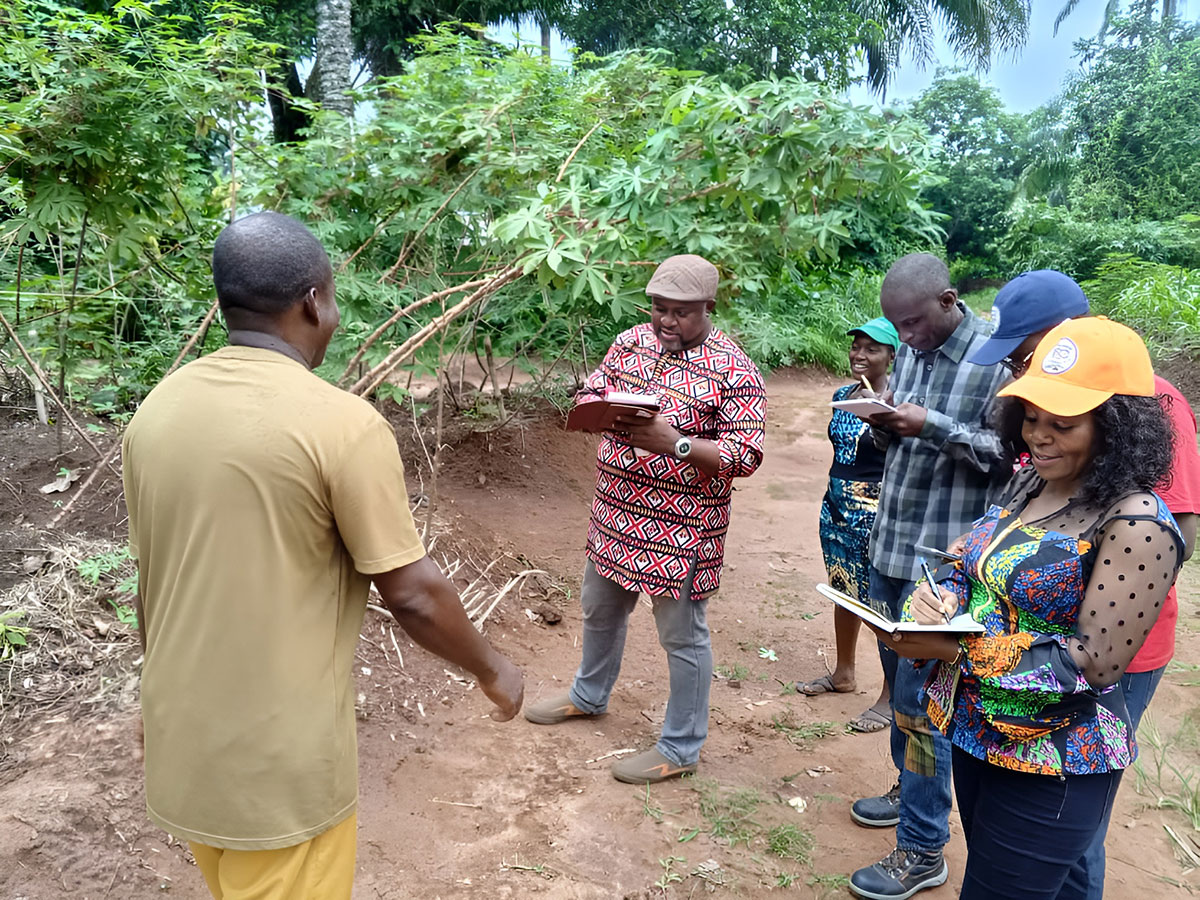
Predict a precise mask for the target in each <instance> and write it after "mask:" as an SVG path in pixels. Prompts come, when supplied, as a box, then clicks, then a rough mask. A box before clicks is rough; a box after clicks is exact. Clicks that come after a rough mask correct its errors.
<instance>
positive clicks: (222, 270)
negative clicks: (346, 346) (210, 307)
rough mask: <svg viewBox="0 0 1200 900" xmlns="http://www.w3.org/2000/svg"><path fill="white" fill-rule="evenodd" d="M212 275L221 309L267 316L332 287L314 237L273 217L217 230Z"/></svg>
mask: <svg viewBox="0 0 1200 900" xmlns="http://www.w3.org/2000/svg"><path fill="white" fill-rule="evenodd" d="M212 270H213V284H214V285H215V287H216V289H217V300H218V302H219V303H220V304H221V309H222V310H224V311H228V310H230V309H244V310H247V311H249V312H254V313H259V314H262V315H267V316H275V315H278V314H279V313H281V312H283V311H284V310H286V309H288V308H289V307H290V306H292V305H293V304H295V303H297V302H298V301H300V300H302V299H303V298H304V297H305V296H306V295H308V294H309V292H310V291H312V289H313V288H317V289H322V288H325V287H326V286H328V285H331V284H332V283H333V267H332V266H331V265H330V264H329V254H327V253H326V252H325V248H324V247H322V246H321V244H320V242H319V241H318V240H317V239H316V237H314V236H313V233H312V232H311V231H309V230H308V228H306V227H305V226H304V225H303V224H302V223H301V222H299V221H297V220H296V219H293V218H292V217H291V216H285V215H282V214H280V213H276V212H260V213H254V214H253V215H249V216H245V217H244V218H241V219H238V220H237V221H236V222H234V223H232V224H231V225H229V226H228V227H227V228H226V229H225V230H224V231H222V232H221V235H220V237H218V238H217V242H216V244H215V245H214V246H213V258H212Z"/></svg>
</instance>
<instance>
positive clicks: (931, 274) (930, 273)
mask: <svg viewBox="0 0 1200 900" xmlns="http://www.w3.org/2000/svg"><path fill="white" fill-rule="evenodd" d="M889 288H890V289H892V290H893V291H895V290H903V291H904V292H905V293H915V294H920V295H921V296H924V297H937V296H940V295H941V294H942V293H943V292H944V291H947V290H949V289H950V270H949V269H948V268H946V264H945V263H944V262H942V261H941V260H940V259H938V258H937V257H936V256H934V255H933V254H932V253H910V254H908V255H907V256H902V257H900V258H899V259H898V260H896V261H895V262H894V263H892V266H891V268H890V269H888V270H887V274H886V275H884V276H883V287H882V291H888V289H889Z"/></svg>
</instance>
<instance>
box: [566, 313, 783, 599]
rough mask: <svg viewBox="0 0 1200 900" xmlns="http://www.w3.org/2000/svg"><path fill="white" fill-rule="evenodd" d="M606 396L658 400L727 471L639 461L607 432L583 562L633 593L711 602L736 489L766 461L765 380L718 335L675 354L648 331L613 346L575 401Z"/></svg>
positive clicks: (642, 328)
mask: <svg viewBox="0 0 1200 900" xmlns="http://www.w3.org/2000/svg"><path fill="white" fill-rule="evenodd" d="M606 390H614V391H629V392H632V393H639V394H654V395H656V396H657V397H659V399H660V402H661V404H662V411H661V415H664V416H666V417H667V418H668V419H669V420H670V421H671V424H672V425H674V426H675V428H676V429H677V430H678V431H679V432H680V433H681V434H685V435H688V436H689V437H697V438H704V439H706V440H710V441H714V442H716V444H717V446H718V447H719V448H720V453H721V465H720V468H719V469H718V471H717V474H716V476H714V477H712V478H708V477H707V476H706V475H705V474H704V473H703V472H701V471H700V470H699V469H697V468H696V467H695V466H693V465H691V464H690V463H688V462H686V461H684V460H679V459H676V458H675V457H674V456H671V455H669V454H662V453H650V454H646V455H642V456H639V455H638V454H637V453H635V452H634V448H633V446H632V445H631V444H630V443H629V442H628V440H627V438H626V436H625V435H622V434H616V433H612V432H606V433H605V434H604V435H603V436H602V437H601V439H600V448H599V451H598V453H597V476H596V496H595V499H594V501H593V502H592V517H591V522H590V524H589V526H588V537H587V556H588V558H589V559H590V560H591V561H592V563H593V564H594V565H595V567H596V571H598V572H599V573H600V574H601V575H603V576H604V577H605V578H608V579H609V580H611V581H615V582H616V583H617V584H619V585H621V586H622V587H624V588H626V589H628V590H634V591H640V592H642V593H646V594H650V595H653V596H668V597H672V598H675V599H679V598H680V597H681V596H690V597H692V598H695V599H700V598H701V597H705V596H707V595H709V594H711V593H712V592H714V591H715V590H716V589H717V588H718V587H719V586H720V582H721V564H722V560H723V557H724V553H725V532H726V531H727V530H728V528H729V498H730V493H731V491H732V481H733V479H734V478H740V477H745V476H747V475H750V474H752V473H753V472H754V470H755V469H757V468H758V466H759V463H761V462H762V456H763V428H764V423H765V420H766V413H767V394H766V389H765V388H764V386H763V380H762V375H760V374H759V372H758V369H757V368H756V367H755V365H754V363H752V362H751V361H750V360H749V358H748V357H747V356H746V354H744V353H743V352H742V351H741V349H740V348H739V347H738V346H737V345H736V344H735V343H734V342H733V341H732V340H730V339H729V338H728V337H726V336H725V335H724V334H723V333H722V332H721V331H719V330H718V329H716V328H714V329H712V331H711V332H710V333H709V335H708V337H707V338H706V339H705V340H704V343H702V344H700V345H699V346H698V347H693V348H691V349H690V350H684V351H681V352H678V353H672V352H669V351H665V350H663V348H662V345H661V344H659V342H658V338H657V337H655V335H654V331H653V330H652V329H651V327H650V324H649V323H645V324H642V325H637V326H635V327H633V328H631V329H629V330H628V331H626V332H624V333H623V334H621V335H620V336H619V337H618V338H617V339H616V341H614V342H613V345H612V346H611V347H610V348H609V350H608V353H607V355H606V356H605V357H604V362H603V363H601V365H600V368H598V369H597V370H596V371H595V372H593V373H592V375H591V376H590V377H589V378H588V380H587V384H586V387H585V388H584V390H583V391H582V392H581V393H580V396H579V402H580V403H586V402H588V400H589V399H595V398H598V397H599V396H602V395H603V394H604V392H605V391H606ZM692 573H694V576H692V577H691V578H690V579H689V576H690V575H692ZM689 582H690V589H687V588H688V585H689Z"/></svg>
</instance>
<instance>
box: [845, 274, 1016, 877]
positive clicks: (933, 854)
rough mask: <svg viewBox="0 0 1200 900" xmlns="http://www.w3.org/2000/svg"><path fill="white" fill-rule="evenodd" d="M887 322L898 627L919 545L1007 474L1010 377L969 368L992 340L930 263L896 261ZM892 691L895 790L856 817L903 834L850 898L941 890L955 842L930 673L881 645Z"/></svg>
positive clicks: (947, 533)
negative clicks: (891, 345) (1000, 419)
mask: <svg viewBox="0 0 1200 900" xmlns="http://www.w3.org/2000/svg"><path fill="white" fill-rule="evenodd" d="M880 305H881V306H882V308H883V314H884V315H885V316H887V318H888V320H889V321H891V323H892V324H893V325H895V326H896V330H897V331H898V332H899V333H900V340H901V341H902V342H903V343H902V345H901V347H900V352H899V353H898V354H897V355H896V364H895V370H894V374H893V375H892V380H891V391H890V394H891V397H885V399H890V400H891V402H892V403H893V404H895V405H896V407H897V410H896V412H894V413H884V414H881V415H878V416H874V417H872V419H871V424H872V425H873V426H875V427H876V431H875V434H876V443H877V444H878V445H880V446H881V447H883V446H886V447H887V459H886V462H885V463H884V474H883V484H882V486H881V488H880V496H879V512H878V514H877V515H876V517H875V526H874V528H873V529H872V531H871V551H870V552H871V573H870V577H871V599H872V601H873V602H875V603H881V604H884V605H886V606H887V607H888V608H889V611H890V612H891V614H892V616H893V617H894V618H899V615H900V606H901V602H902V600H903V599H904V597H905V596H907V594H908V593H909V592H910V591H911V590H912V587H913V582H915V581H916V580H917V578H918V577H919V570H920V565H919V563H918V556H919V555H920V554H919V552H918V551H917V550H916V549H915V546H914V545H916V544H922V545H925V546H929V547H937V548H943V547H946V546H947V545H948V544H949V543H950V541H952V540H953V539H954V538H956V537H958V536H959V535H961V534H963V533H964V532H966V531H968V530H970V527H971V523H972V522H973V521H974V520H975V519H976V518H978V517H979V516H980V515H982V514H983V512H984V510H985V505H986V502H987V495H988V492H989V490H990V489H991V488H992V487H993V486H994V485H996V484H999V483H1002V482H1003V481H1004V480H1005V478H1006V477H1007V475H1009V474H1011V472H1009V471H1004V469H1005V467H1004V466H1003V464H1002V463H1001V448H1000V440H999V438H998V436H997V435H996V433H995V432H994V431H993V430H992V428H991V426H990V424H989V421H988V414H989V411H990V408H991V400H992V398H993V397H994V396H995V394H996V390H997V389H998V388H999V387H1000V386H1001V384H1003V383H1004V380H1005V378H1006V375H1007V372H1006V370H1005V369H1004V368H1003V367H1002V366H999V365H994V366H979V365H972V364H970V363H969V362H968V360H969V358H970V357H971V356H972V355H973V354H974V353H975V352H976V351H977V350H978V349H979V348H980V347H981V346H982V345H983V343H984V342H985V341H986V340H987V339H988V336H989V334H990V333H991V328H990V327H989V325H988V323H987V322H985V321H984V320H982V319H980V318H979V317H978V316H976V315H975V314H974V313H973V312H971V311H970V310H969V309H967V308H966V306H964V305H963V304H962V302H961V301H959V299H958V294H957V292H956V291H955V290H954V289H953V288H952V287H950V273H949V272H948V271H947V269H946V264H945V263H943V262H942V261H941V260H940V259H938V258H937V257H935V256H931V255H929V254H927V253H913V254H909V255H908V256H905V257H902V258H901V259H899V260H897V261H896V262H895V263H894V264H893V265H892V267H891V268H890V269H889V270H888V273H887V275H886V276H885V277H884V280H883V286H882V288H881V290H880ZM880 656H881V657H882V659H883V669H884V677H885V678H886V679H887V682H888V686H889V687H890V688H891V695H892V713H893V721H892V727H891V749H892V761H893V762H894V763H895V765H896V769H897V770H898V771H899V773H900V774H899V782H898V784H897V785H896V786H895V787H894V788H893V789H892V790H891V791H889V792H888V793H887V794H884V795H883V796H881V797H867V798H864V799H862V800H859V801H857V802H856V803H855V804H854V805H853V807H852V808H851V813H850V814H851V816H852V817H853V818H854V820H855V821H856V822H858V823H859V824H862V825H867V826H873V827H883V826H890V825H896V826H897V828H896V849H895V850H893V851H892V852H891V853H890V854H888V855H887V856H886V857H884V858H883V859H882V860H880V861H879V862H877V863H875V864H874V865H872V866H868V867H866V868H864V869H859V870H858V871H857V872H855V873H854V874H853V876H851V879H850V887H851V890H853V891H854V893H856V894H858V895H859V896H862V897H868V898H872V900H876V898H893V897H894V898H901V900H903V898H907V897H911V896H912V895H913V894H914V893H916V892H917V891H919V890H923V889H924V888H928V887H934V886H936V885H939V884H942V883H943V882H945V880H946V878H947V876H948V874H949V869H948V867H947V865H946V862H945V860H944V859H943V857H942V847H943V846H944V845H945V844H946V842H947V841H949V840H950V829H949V817H950V805H951V796H950V745H949V742H948V741H947V740H946V738H945V737H944V736H943V735H942V734H941V733H940V732H938V731H937V730H936V729H935V728H933V727H932V725H931V724H930V722H929V719H928V717H927V716H926V715H925V704H924V703H923V702H922V701H921V697H920V694H921V691H922V689H923V687H924V685H925V679H926V676H927V675H928V674H929V668H930V666H931V665H932V663H928V664H926V665H924V666H921V667H919V668H918V667H916V666H913V665H912V664H911V662H910V661H903V662H899V664H898V660H897V657H896V654H895V653H893V652H892V651H891V650H889V649H888V648H887V647H885V646H884V645H882V644H881V645H880Z"/></svg>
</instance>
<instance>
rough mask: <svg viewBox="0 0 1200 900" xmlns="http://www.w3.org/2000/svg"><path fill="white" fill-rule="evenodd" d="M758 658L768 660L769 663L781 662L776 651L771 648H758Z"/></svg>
mask: <svg viewBox="0 0 1200 900" xmlns="http://www.w3.org/2000/svg"><path fill="white" fill-rule="evenodd" d="M758 658H759V659H765V660H768V661H769V662H778V661H779V657H778V656H777V655H776V654H775V651H774V650H772V649H771V648H770V647H759V648H758Z"/></svg>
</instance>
